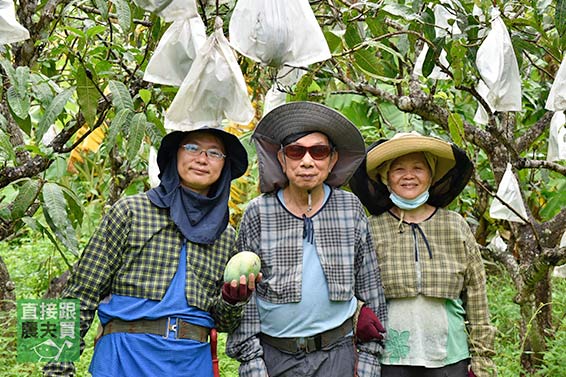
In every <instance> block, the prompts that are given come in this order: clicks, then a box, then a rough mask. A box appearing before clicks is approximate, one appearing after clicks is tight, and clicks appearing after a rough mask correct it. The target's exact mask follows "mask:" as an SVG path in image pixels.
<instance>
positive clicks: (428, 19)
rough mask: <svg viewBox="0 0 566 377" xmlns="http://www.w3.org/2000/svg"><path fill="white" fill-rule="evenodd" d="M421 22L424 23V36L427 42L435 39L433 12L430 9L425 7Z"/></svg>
mask: <svg viewBox="0 0 566 377" xmlns="http://www.w3.org/2000/svg"><path fill="white" fill-rule="evenodd" d="M422 18H423V22H424V34H425V37H426V39H428V40H429V41H433V40H434V39H435V38H436V30H435V28H434V24H435V20H434V12H433V11H432V9H430V8H429V7H427V8H426V9H425V11H424V12H423V15H422Z"/></svg>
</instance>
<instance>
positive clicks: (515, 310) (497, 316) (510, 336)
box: [0, 238, 566, 377]
mask: <svg viewBox="0 0 566 377" xmlns="http://www.w3.org/2000/svg"><path fill="white" fill-rule="evenodd" d="M0 256H1V257H2V259H3V260H4V262H5V263H6V265H7V267H8V270H9V272H10V276H11V279H12V281H13V282H14V283H15V285H16V295H17V298H40V297H41V296H42V295H43V293H44V292H45V291H46V290H47V287H48V285H49V281H50V280H51V279H52V278H54V277H57V276H59V275H60V274H61V273H62V272H64V271H65V270H66V269H67V267H66V265H65V264H64V263H63V262H62V260H61V259H62V258H61V257H60V256H59V254H58V252H57V251H56V250H55V249H54V247H53V246H52V245H51V244H50V243H49V241H47V240H43V239H34V240H32V239H26V238H19V239H17V240H13V241H10V242H6V241H5V242H0ZM553 283H554V284H553V289H554V302H553V313H554V323H555V326H556V327H557V328H556V329H555V331H554V334H553V338H551V339H549V341H548V351H547V352H546V354H545V365H544V367H543V369H541V370H540V371H539V373H537V375H536V376H535V377H543V376H553V377H554V376H556V377H560V376H566V371H564V365H566V355H565V353H564V351H563V350H564V349H566V323H564V322H565V321H564V316H565V314H564V313H566V279H558V278H555V279H554V281H553ZM514 295H515V292H514V289H513V287H512V286H511V284H510V280H509V278H508V276H506V275H505V274H504V273H500V274H492V275H489V276H488V299H489V305H490V312H491V318H492V322H493V324H494V325H495V326H496V327H497V330H498V332H497V338H496V354H497V355H496V357H495V363H496V365H497V368H498V375H499V377H517V376H519V375H520V373H521V367H520V363H519V357H520V354H521V344H520V339H519V326H520V314H519V307H518V306H517V305H516V304H514V303H513V297H514ZM15 321H16V319H15V313H0V342H1V344H3V345H4V346H2V347H0V360H2V362H1V363H0V377H8V376H10V377H11V376H14V377H19V376H41V367H42V365H41V364H34V363H18V362H17V361H16V351H15V350H16V341H15ZM97 326H98V322H95V323H94V324H93V326H92V327H91V330H90V331H89V333H88V334H87V337H86V339H85V341H86V345H87V346H86V349H85V351H84V353H83V355H82V356H81V359H80V361H78V362H77V363H76V367H77V376H89V375H90V374H88V372H87V371H88V365H89V363H90V359H91V357H92V352H93V343H94V335H95V333H96V328H97ZM225 341H226V334H219V339H218V354H219V360H220V373H221V375H222V376H223V377H237V376H238V365H239V364H238V362H237V361H236V360H233V359H230V358H228V357H227V356H226V355H225V354H224V346H225Z"/></svg>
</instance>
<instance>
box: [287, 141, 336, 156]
mask: <svg viewBox="0 0 566 377" xmlns="http://www.w3.org/2000/svg"><path fill="white" fill-rule="evenodd" d="M307 152H309V155H310V156H311V157H312V158H314V159H315V160H324V159H325V158H326V157H328V156H329V155H330V152H332V148H330V146H329V145H324V144H321V145H311V146H310V147H305V146H303V145H298V144H289V145H286V146H284V147H283V153H285V156H287V157H289V158H290V159H291V160H300V159H302V158H303V157H304V156H305V154H306V153H307Z"/></svg>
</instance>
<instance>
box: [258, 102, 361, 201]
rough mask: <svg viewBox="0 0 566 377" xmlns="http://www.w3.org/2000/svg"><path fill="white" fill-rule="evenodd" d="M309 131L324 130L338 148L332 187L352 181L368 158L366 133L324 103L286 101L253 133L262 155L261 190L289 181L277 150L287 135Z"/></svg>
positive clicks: (280, 185)
mask: <svg viewBox="0 0 566 377" xmlns="http://www.w3.org/2000/svg"><path fill="white" fill-rule="evenodd" d="M305 132H322V133H323V134H325V135H326V136H327V137H328V138H329V139H330V141H331V142H332V144H333V145H334V147H335V148H336V150H337V151H338V161H337V162H336V165H334V168H333V169H332V171H331V172H330V174H329V175H328V178H327V179H326V181H325V182H326V183H327V184H328V185H330V186H333V187H339V186H342V185H343V184H345V183H346V182H348V180H349V179H350V177H351V176H352V174H353V173H354V172H355V171H356V169H357V168H358V166H359V165H360V164H361V162H362V161H363V159H364V156H365V144H364V139H363V137H362V134H361V133H360V131H359V130H358V128H357V127H356V126H355V125H354V124H353V123H352V122H350V121H349V120H348V119H347V118H346V117H345V116H343V115H342V114H340V113H339V112H338V111H336V110H334V109H331V108H330V107H328V106H325V105H322V104H320V103H315V102H306V101H297V102H290V103H286V104H283V105H280V106H278V107H276V108H274V109H273V110H271V111H270V112H269V113H267V114H266V115H265V116H264V117H263V118H262V119H261V120H260V121H259V123H258V124H257V126H256V128H255V130H254V133H253V135H252V140H253V141H254V143H255V145H256V150H257V156H258V165H259V178H260V190H261V192H271V191H273V190H275V189H278V188H283V187H285V186H286V185H287V184H288V179H287V177H286V175H285V173H284V172H283V170H282V168H281V165H280V164H279V161H278V160H277V152H278V151H279V150H280V148H281V144H282V142H283V140H285V138H287V137H288V136H290V135H294V134H297V133H305Z"/></svg>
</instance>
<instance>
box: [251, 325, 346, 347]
mask: <svg viewBox="0 0 566 377" xmlns="http://www.w3.org/2000/svg"><path fill="white" fill-rule="evenodd" d="M352 330H353V321H352V318H349V319H347V320H346V321H345V322H344V323H343V324H341V325H340V326H338V327H336V328H334V329H331V330H328V331H325V332H322V333H320V334H317V335H314V336H308V337H301V338H275V337H273V336H270V335H267V334H264V333H261V334H260V335H259V337H260V339H261V341H262V342H265V343H267V344H269V345H270V346H273V347H275V348H277V349H278V350H280V351H285V352H289V353H298V352H305V353H310V352H314V351H320V350H321V349H323V348H326V347H328V346H329V345H331V344H333V343H335V342H336V341H338V340H339V339H342V338H344V337H345V336H347V335H349V334H350V333H351V332H352Z"/></svg>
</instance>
